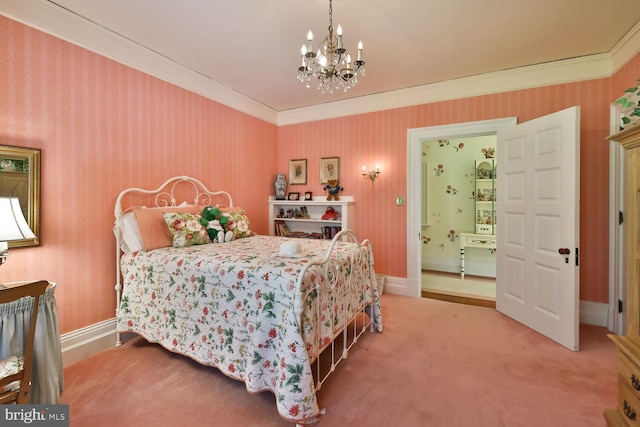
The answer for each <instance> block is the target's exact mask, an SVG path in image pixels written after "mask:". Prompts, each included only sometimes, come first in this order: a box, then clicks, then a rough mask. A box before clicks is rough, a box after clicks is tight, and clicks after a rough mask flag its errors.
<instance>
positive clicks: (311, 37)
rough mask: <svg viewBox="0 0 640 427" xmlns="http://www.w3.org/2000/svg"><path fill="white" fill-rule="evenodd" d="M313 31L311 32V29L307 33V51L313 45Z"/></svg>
mask: <svg viewBox="0 0 640 427" xmlns="http://www.w3.org/2000/svg"><path fill="white" fill-rule="evenodd" d="M312 43H313V33H312V32H311V30H309V32H308V33H307V51H311V50H312V48H313V46H312Z"/></svg>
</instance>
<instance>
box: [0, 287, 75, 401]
mask: <svg viewBox="0 0 640 427" xmlns="http://www.w3.org/2000/svg"><path fill="white" fill-rule="evenodd" d="M55 288H56V285H55V283H51V285H50V286H49V287H48V288H47V290H46V292H45V294H44V295H43V296H41V297H40V303H39V307H38V309H39V311H38V322H37V324H36V335H35V342H34V347H33V373H32V377H31V403H33V404H43V405H44V404H51V405H55V404H57V403H58V401H59V399H60V393H62V390H63V387H64V375H63V369H62V351H61V346H60V330H59V326H58V309H57V307H56V300H55V298H54V292H55ZM33 301H34V300H33V298H22V299H20V300H18V301H14V302H11V303H8V304H0V359H2V358H5V357H8V356H11V355H15V356H22V343H23V342H24V337H25V335H27V333H28V332H29V321H30V319H31V312H32V310H33Z"/></svg>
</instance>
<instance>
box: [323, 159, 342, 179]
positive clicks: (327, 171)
mask: <svg viewBox="0 0 640 427" xmlns="http://www.w3.org/2000/svg"><path fill="white" fill-rule="evenodd" d="M330 179H337V180H338V181H340V157H323V158H321V159H320V184H328V183H329V180H330Z"/></svg>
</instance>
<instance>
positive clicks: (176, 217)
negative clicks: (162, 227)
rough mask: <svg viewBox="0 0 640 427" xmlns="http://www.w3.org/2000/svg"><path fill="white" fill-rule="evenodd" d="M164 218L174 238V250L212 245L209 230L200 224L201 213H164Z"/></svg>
mask: <svg viewBox="0 0 640 427" xmlns="http://www.w3.org/2000/svg"><path fill="white" fill-rule="evenodd" d="M162 216H163V217H164V220H165V222H166V223H167V225H168V226H169V231H171V235H172V236H173V247H174V248H183V247H185V246H193V245H204V244H206V243H211V239H210V238H209V234H208V233H207V229H206V228H204V227H203V226H202V224H200V217H201V216H200V214H199V213H196V212H164V213H163V214H162Z"/></svg>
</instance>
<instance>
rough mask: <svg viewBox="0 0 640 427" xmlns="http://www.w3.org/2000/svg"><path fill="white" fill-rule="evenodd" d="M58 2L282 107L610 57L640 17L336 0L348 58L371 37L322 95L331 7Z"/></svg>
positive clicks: (529, 3) (524, 2)
mask: <svg viewBox="0 0 640 427" xmlns="http://www.w3.org/2000/svg"><path fill="white" fill-rule="evenodd" d="M20 1H22V0H20ZM39 1H41V2H42V1H43V0H39ZM48 3H49V6H53V7H57V6H59V7H62V8H64V9H66V10H67V11H69V12H71V13H73V14H75V15H78V16H79V17H82V18H84V19H86V20H89V21H91V22H93V23H94V24H97V25H99V26H101V27H103V28H104V29H107V30H109V31H111V32H113V33H115V34H118V35H120V36H122V37H124V38H126V39H128V40H130V41H132V42H135V43H136V44H139V45H140V46H143V47H145V48H147V49H150V50H152V51H154V52H156V53H158V54H160V55H162V56H164V57H166V58H168V59H170V60H171V61H175V63H177V64H180V65H182V66H184V67H186V68H188V69H190V70H193V71H195V72H197V73H198V74H201V75H202V76H204V77H207V78H210V79H212V80H214V81H215V82H218V83H219V84H221V85H223V86H226V87H228V88H230V89H232V90H233V91H236V92H238V93H240V94H242V95H244V96H246V97H248V98H250V99H252V100H254V101H256V102H258V103H260V104H262V105H264V106H266V107H269V108H271V109H273V110H275V111H277V112H282V111H287V110H292V109H298V108H301V107H308V106H314V105H318V104H322V103H326V102H331V101H336V100H342V99H346V98H352V97H361V96H365V95H371V94H379V93H383V92H388V91H396V90H399V89H406V88H412V87H417V86H421V85H427V84H431V83H435V82H443V81H448V80H452V79H458V78H461V77H468V76H475V75H480V74H485V73H492V72H496V71H502V70H509V69H513V68H518V67H523V66H528V65H534V64H543V63H549V62H553V61H559V60H563V59H568V58H578V57H584V56H588V55H594V54H602V53H607V52H610V51H611V50H612V49H613V48H614V46H616V44H617V43H619V42H620V41H621V40H622V39H623V38H624V36H625V35H626V34H627V33H628V32H629V31H630V30H631V29H632V28H633V27H634V25H636V23H638V22H639V21H640V1H638V0H608V1H604V0H516V1H514V0H481V1H479V0H394V1H390V0H335V1H334V3H333V24H334V27H337V25H338V24H341V25H342V27H343V29H344V36H343V39H344V43H345V47H346V48H347V49H348V50H349V51H354V50H355V49H356V45H357V43H358V41H359V40H362V41H363V43H364V51H363V59H364V60H365V61H366V70H367V73H366V77H364V78H361V79H360V80H359V83H358V85H357V86H356V87H355V88H353V89H352V90H351V91H349V92H348V93H346V94H345V93H334V94H325V95H321V94H320V93H319V91H317V90H316V89H315V87H314V86H312V88H310V89H307V88H306V87H305V86H304V85H303V84H302V83H300V82H299V81H298V80H297V78H296V72H297V67H298V66H299V63H300V47H301V46H302V44H303V43H304V41H305V40H306V34H307V32H308V31H309V29H311V30H312V31H313V33H314V35H315V40H316V41H318V40H320V39H322V38H323V37H324V36H325V35H326V34H327V27H328V25H329V1H328V0H233V1H232V0H227V1H220V0H217V1H216V0H182V1H176V0H109V1H105V0H54V1H49V2H48ZM55 5H57V6H55Z"/></svg>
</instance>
